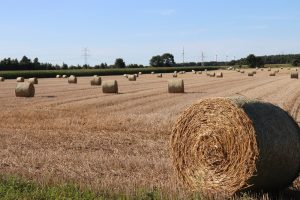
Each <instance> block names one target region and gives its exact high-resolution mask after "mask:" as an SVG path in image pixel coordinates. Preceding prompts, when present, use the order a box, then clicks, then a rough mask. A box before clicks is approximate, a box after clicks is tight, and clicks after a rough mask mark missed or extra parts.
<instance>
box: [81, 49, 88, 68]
mask: <svg viewBox="0 0 300 200" xmlns="http://www.w3.org/2000/svg"><path fill="white" fill-rule="evenodd" d="M82 56H83V59H84V65H86V66H87V65H88V58H89V57H90V55H89V50H88V48H84V49H83V54H82Z"/></svg>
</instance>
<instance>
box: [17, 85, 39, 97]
mask: <svg viewBox="0 0 300 200" xmlns="http://www.w3.org/2000/svg"><path fill="white" fill-rule="evenodd" d="M15 94H16V97H34V94H35V89H34V85H33V84H32V83H29V82H26V83H18V84H17V86H16V89H15Z"/></svg>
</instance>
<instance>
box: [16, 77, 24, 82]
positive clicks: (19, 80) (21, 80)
mask: <svg viewBox="0 0 300 200" xmlns="http://www.w3.org/2000/svg"><path fill="white" fill-rule="evenodd" d="M24 80H25V79H24V77H18V78H17V82H18V83H21V82H24Z"/></svg>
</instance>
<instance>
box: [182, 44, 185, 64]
mask: <svg viewBox="0 0 300 200" xmlns="http://www.w3.org/2000/svg"><path fill="white" fill-rule="evenodd" d="M184 54H185V52H184V47H183V48H182V64H184V56H185V55H184Z"/></svg>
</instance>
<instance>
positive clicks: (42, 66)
mask: <svg viewBox="0 0 300 200" xmlns="http://www.w3.org/2000/svg"><path fill="white" fill-rule="evenodd" d="M265 64H291V65H293V66H298V65H299V64H300V54H288V55H270V56H255V55H253V54H251V55H249V56H248V57H246V58H242V59H239V60H232V61H230V62H214V61H212V62H204V63H201V62H188V63H175V61H174V56H173V55H172V54H169V53H166V54H164V55H162V56H153V57H152V58H151V60H150V66H152V67H168V66H172V67H176V66H178V67H183V66H187V67H191V66H202V65H204V66H233V65H249V66H250V67H257V66H258V67H261V66H264V65H265ZM142 67H145V66H143V65H138V64H129V65H126V63H125V62H124V61H123V59H122V58H118V59H116V62H115V63H114V64H113V65H107V64H106V63H101V64H99V65H95V66H89V65H77V66H73V65H71V66H69V65H67V64H65V63H63V64H62V65H53V64H51V63H41V62H39V59H38V58H34V59H33V60H31V59H29V58H28V57H26V56H23V57H22V59H21V60H18V59H11V58H4V59H3V60H1V61H0V70H2V71H3V70H60V69H92V68H95V69H105V68H142Z"/></svg>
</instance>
